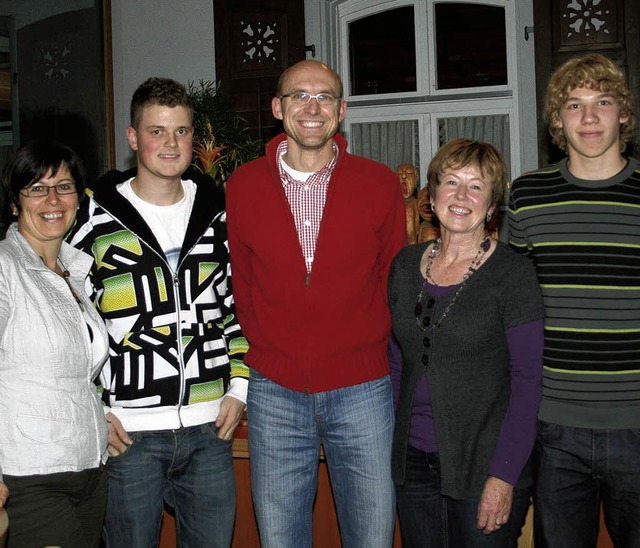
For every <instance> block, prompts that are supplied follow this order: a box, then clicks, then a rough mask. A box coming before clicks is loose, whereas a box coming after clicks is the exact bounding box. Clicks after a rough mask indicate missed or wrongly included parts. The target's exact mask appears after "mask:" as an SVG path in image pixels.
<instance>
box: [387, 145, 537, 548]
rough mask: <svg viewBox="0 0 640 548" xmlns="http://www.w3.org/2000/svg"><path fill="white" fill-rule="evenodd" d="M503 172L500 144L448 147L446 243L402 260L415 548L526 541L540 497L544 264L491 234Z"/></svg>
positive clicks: (397, 326) (440, 214)
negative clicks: (536, 481)
mask: <svg viewBox="0 0 640 548" xmlns="http://www.w3.org/2000/svg"><path fill="white" fill-rule="evenodd" d="M505 171H506V170H505V165H504V162H503V160H502V157H501V156H500V153H499V152H498V151H497V150H496V149H495V148H494V147H493V146H491V145H488V144H486V143H481V142H477V141H470V140H466V139H455V140H453V141H449V142H448V143H446V144H445V145H443V146H442V147H441V148H440V149H439V150H438V152H437V153H436V154H435V156H434V157H433V159H432V161H431V163H430V165H429V169H428V173H427V179H428V187H429V193H430V197H431V198H430V199H431V206H432V209H433V212H434V214H435V215H436V216H437V218H438V221H439V224H440V237H439V238H437V239H435V240H432V241H428V242H425V243H419V244H416V245H412V246H408V247H406V248H404V249H403V250H402V251H401V252H400V253H399V254H398V255H397V257H396V258H395V260H394V262H393V265H392V267H391V273H390V279H389V304H390V307H391V312H392V319H393V335H394V337H393V338H392V341H391V343H390V351H389V354H390V361H391V368H392V381H393V387H394V399H395V404H396V426H395V433H394V444H393V457H392V459H393V460H392V465H393V477H394V481H395V482H396V495H397V504H398V514H399V518H400V527H401V532H402V539H403V546H405V547H422V546H424V547H440V546H449V547H451V548H469V547H476V546H478V547H480V546H483V547H484V546H491V547H511V546H513V547H515V546H516V545H517V538H518V536H519V533H520V528H521V526H522V524H523V522H524V519H525V516H526V512H527V508H528V505H529V497H530V486H531V478H530V474H529V473H528V472H525V469H526V463H527V460H528V458H529V455H530V453H531V450H532V448H533V444H534V440H535V432H536V414H537V410H538V405H539V402H540V397H541V389H542V387H541V374H542V330H543V308H542V298H541V294H540V288H539V285H538V282H537V279H536V275H535V272H534V270H533V267H532V265H531V264H529V262H528V261H527V260H526V259H523V258H521V257H520V256H518V255H517V254H516V253H514V252H513V251H512V250H510V249H509V248H508V246H506V245H505V244H504V243H502V242H499V241H497V240H494V239H492V238H491V237H490V235H489V234H488V232H487V228H486V226H487V223H488V222H489V221H490V219H491V217H492V215H494V214H495V213H496V208H497V206H498V204H499V203H501V202H502V200H503V197H504V194H505V192H506V188H507V185H506V178H505Z"/></svg>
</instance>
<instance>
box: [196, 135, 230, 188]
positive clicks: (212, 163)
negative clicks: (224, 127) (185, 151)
mask: <svg viewBox="0 0 640 548" xmlns="http://www.w3.org/2000/svg"><path fill="white" fill-rule="evenodd" d="M207 130H208V131H207V133H208V136H207V137H206V138H204V139H201V140H199V141H198V142H197V143H195V144H194V146H193V153H194V155H195V157H196V160H197V161H198V162H200V166H198V167H200V169H201V170H202V172H203V173H206V174H208V175H210V176H211V177H213V178H214V179H216V175H217V174H218V166H219V164H220V162H222V161H223V160H224V159H225V158H226V155H223V154H222V151H223V150H224V149H226V148H227V147H225V146H223V145H221V146H215V142H216V138H215V136H214V135H213V129H212V128H211V124H210V123H208V124H207ZM196 165H197V164H196ZM221 175H222V179H223V180H224V174H221ZM216 182H218V181H216Z"/></svg>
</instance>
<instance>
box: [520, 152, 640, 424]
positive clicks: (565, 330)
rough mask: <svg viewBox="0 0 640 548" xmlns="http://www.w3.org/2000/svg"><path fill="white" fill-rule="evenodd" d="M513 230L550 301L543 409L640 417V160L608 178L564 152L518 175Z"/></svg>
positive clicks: (555, 413)
mask: <svg viewBox="0 0 640 548" xmlns="http://www.w3.org/2000/svg"><path fill="white" fill-rule="evenodd" d="M509 240H510V244H511V246H512V247H513V249H515V250H516V251H518V252H520V253H522V254H526V255H528V256H529V257H530V258H531V259H532V260H533V262H534V264H535V266H536V270H537V272H538V279H539V281H540V284H541V286H542V293H543V297H544V305H545V314H546V317H545V347H544V379H543V382H544V389H543V400H542V404H541V407H540V414H539V418H540V419H541V420H543V421H547V422H552V423H556V424H563V425H568V426H577V427H585V428H594V429H598V428H639V427H640V163H639V162H638V161H637V160H635V159H630V160H629V163H628V165H627V167H626V168H625V169H624V170H622V171H621V172H620V173H618V174H617V175H615V176H614V177H611V178H610V179H607V180H604V181H587V180H582V179H577V178H576V177H574V176H572V175H571V174H570V173H569V171H568V169H567V162H566V160H563V161H562V162H560V163H558V164H555V165H552V166H549V167H547V168H543V169H540V170H538V171H534V172H531V173H527V174H525V175H523V176H521V177H520V178H518V179H517V180H516V181H514V183H513V187H512V189H511V194H510V200H509Z"/></svg>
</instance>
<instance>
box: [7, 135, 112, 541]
mask: <svg viewBox="0 0 640 548" xmlns="http://www.w3.org/2000/svg"><path fill="white" fill-rule="evenodd" d="M82 181H83V178H82V174H81V163H80V159H79V158H78V156H77V155H76V153H75V152H73V151H72V150H71V149H69V148H67V147H66V146H63V145H60V144H56V143H52V142H45V141H40V142H34V143H31V144H28V145H25V146H24V147H22V148H21V149H20V150H19V151H18V152H17V154H16V156H15V158H14V159H13V160H12V161H11V162H10V163H9V164H8V165H7V166H6V168H5V171H4V174H3V178H2V190H3V193H4V203H5V204H6V206H8V208H10V213H11V214H13V216H14V217H15V218H16V221H17V222H14V223H12V224H11V225H10V226H9V228H8V231H7V235H6V239H5V240H3V241H2V242H0V417H2V420H0V467H1V469H2V473H3V481H4V484H5V488H8V490H9V498H8V499H7V500H6V502H5V503H4V506H5V508H6V511H7V514H8V516H9V538H8V545H7V546H8V547H9V548H29V547H32V546H33V547H38V548H42V547H43V546H50V545H58V546H65V547H74V548H77V547H80V548H84V547H97V546H98V545H99V542H100V534H101V528H102V521H103V518H104V512H105V505H106V494H107V487H106V485H107V484H106V479H107V478H106V472H105V470H104V467H103V464H104V462H105V460H106V456H107V452H106V451H107V423H106V419H105V416H104V413H103V411H102V406H101V403H100V399H99V396H98V392H97V389H96V386H95V385H94V383H93V380H94V378H95V377H96V376H97V375H98V371H99V369H100V367H101V365H102V363H103V362H104V361H105V359H106V357H107V351H108V345H107V332H106V329H105V327H104V325H103V323H102V320H101V319H100V317H99V316H98V314H97V312H96V311H95V309H94V307H93V306H92V304H91V302H90V300H89V299H88V297H87V296H86V294H85V292H84V290H83V287H84V280H85V277H86V275H87V273H88V271H89V268H90V267H91V265H92V259H91V258H90V257H89V256H88V255H86V254H85V253H83V252H81V251H78V250H76V249H74V248H72V247H71V246H70V245H69V244H67V243H66V242H64V241H63V239H64V237H65V234H66V233H67V232H68V231H69V229H70V228H71V226H72V225H73V223H74V221H75V218H76V211H77V209H78V203H79V200H80V199H81V198H82V196H83V190H84V186H83V182H82ZM2 492H3V491H2V490H0V495H2ZM5 494H6V493H5ZM1 501H2V497H1V496H0V502H1ZM0 505H1V504H0Z"/></svg>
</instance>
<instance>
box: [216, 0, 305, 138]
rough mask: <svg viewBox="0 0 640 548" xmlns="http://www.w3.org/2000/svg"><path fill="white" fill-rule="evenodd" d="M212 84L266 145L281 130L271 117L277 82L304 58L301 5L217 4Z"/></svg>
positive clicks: (269, 1)
mask: <svg viewBox="0 0 640 548" xmlns="http://www.w3.org/2000/svg"><path fill="white" fill-rule="evenodd" d="M214 27H215V47H216V78H217V79H218V80H219V81H221V82H222V87H223V89H224V90H226V91H227V92H228V93H229V94H230V95H231V97H232V101H233V104H234V107H235V108H236V109H237V110H238V111H239V112H240V113H241V114H242V115H243V116H244V118H245V119H246V120H247V121H248V122H249V130H250V132H251V135H252V137H255V138H258V137H260V138H262V139H265V140H268V139H270V138H271V137H273V136H274V135H276V134H277V133H279V132H280V131H282V125H281V123H280V121H279V120H275V119H274V118H273V115H272V114H271V99H272V97H273V96H274V93H275V89H276V85H277V83H278V78H279V77H280V74H281V73H282V71H283V70H284V69H285V68H287V67H288V66H290V65H292V64H294V63H296V62H297V61H300V60H302V59H304V58H305V44H304V0H215V2H214Z"/></svg>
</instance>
